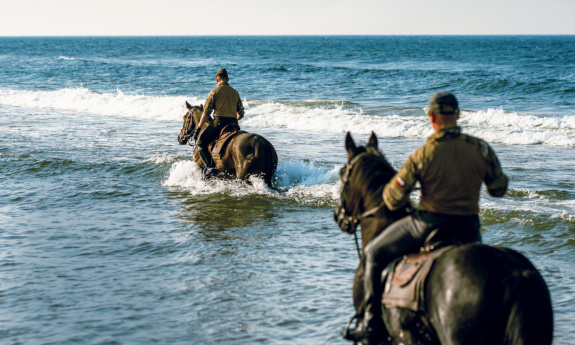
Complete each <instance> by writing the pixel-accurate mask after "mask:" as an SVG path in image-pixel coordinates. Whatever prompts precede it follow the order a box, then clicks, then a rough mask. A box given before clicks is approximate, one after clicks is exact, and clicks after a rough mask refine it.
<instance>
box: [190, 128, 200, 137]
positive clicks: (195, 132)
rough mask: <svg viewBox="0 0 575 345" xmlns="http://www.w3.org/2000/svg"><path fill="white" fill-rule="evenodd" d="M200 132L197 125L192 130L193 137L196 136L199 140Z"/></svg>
mask: <svg viewBox="0 0 575 345" xmlns="http://www.w3.org/2000/svg"><path fill="white" fill-rule="evenodd" d="M198 134H200V128H199V127H196V128H194V130H193V131H192V138H194V140H198Z"/></svg>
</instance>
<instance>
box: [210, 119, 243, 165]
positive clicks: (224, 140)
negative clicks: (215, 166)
mask: <svg viewBox="0 0 575 345" xmlns="http://www.w3.org/2000/svg"><path fill="white" fill-rule="evenodd" d="M229 127H230V125H228V126H226V127H224V129H222V131H221V132H220V136H219V137H218V138H216V140H214V141H213V142H212V143H211V144H210V145H209V146H208V148H209V150H210V153H211V154H212V158H213V159H214V160H220V159H221V154H222V152H224V151H225V147H226V145H227V144H228V143H229V141H230V140H231V139H232V138H233V137H234V136H235V135H236V134H241V133H247V132H246V131H241V130H237V129H236V130H231V129H232V128H233V127H232V128H229ZM226 129H227V130H231V131H226Z"/></svg>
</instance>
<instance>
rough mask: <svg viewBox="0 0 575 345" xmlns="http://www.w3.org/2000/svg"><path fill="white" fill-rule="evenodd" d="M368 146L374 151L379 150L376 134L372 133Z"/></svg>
mask: <svg viewBox="0 0 575 345" xmlns="http://www.w3.org/2000/svg"><path fill="white" fill-rule="evenodd" d="M367 146H371V147H373V148H374V149H377V137H376V136H375V133H373V132H371V136H370V137H369V141H368V143H367Z"/></svg>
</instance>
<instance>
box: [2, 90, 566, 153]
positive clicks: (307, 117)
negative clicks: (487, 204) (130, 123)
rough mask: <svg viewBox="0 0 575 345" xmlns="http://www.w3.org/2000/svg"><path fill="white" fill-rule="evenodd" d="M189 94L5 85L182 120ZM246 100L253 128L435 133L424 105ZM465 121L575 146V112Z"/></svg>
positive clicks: (514, 138)
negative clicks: (365, 106)
mask: <svg viewBox="0 0 575 345" xmlns="http://www.w3.org/2000/svg"><path fill="white" fill-rule="evenodd" d="M186 100H187V101H188V102H190V103H191V104H194V105H198V104H201V103H203V101H204V100H203V99H200V98H198V97H185V96H147V95H128V94H124V93H123V92H122V91H121V90H117V91H116V92H115V93H97V92H93V91H90V90H88V89H86V88H83V87H78V88H68V89H61V90H57V91H21V90H0V105H9V106H15V107H25V108H48V109H57V110H63V111H73V112H84V113H92V114H99V115H104V116H121V117H131V118H141V119H150V120H157V121H178V122H179V121H181V119H182V115H183V114H184V113H185V110H186V109H185V106H184V104H185V101H186ZM244 103H245V104H244V105H245V106H246V117H245V119H244V120H242V122H241V124H242V125H244V126H247V127H251V128H258V127H259V128H266V127H267V128H285V129H286V130H292V131H313V132H331V133H343V132H346V131H350V132H352V133H354V134H364V135H367V134H369V133H370V132H371V131H374V132H375V133H376V134H377V135H378V136H379V137H387V138H394V137H406V138H417V139H425V138H426V137H428V136H429V135H430V134H431V133H432V129H431V127H430V126H429V120H428V119H427V117H426V116H425V115H424V110H422V111H421V113H418V114H414V115H385V116H381V115H370V114H365V113H363V111H362V109H361V108H360V107H358V106H356V107H350V106H349V105H344V104H337V103H334V102H306V103H304V104H288V103H281V102H263V101H245V102H244ZM460 124H461V125H462V126H463V127H464V130H465V132H466V133H469V134H471V135H475V136H478V137H481V138H483V139H485V140H486V141H488V142H490V143H500V144H507V145H539V144H543V145H549V146H560V147H575V115H557V116H552V117H538V116H533V115H528V114H520V113H516V112H506V111H504V110H503V109H501V108H499V109H487V110H481V111H477V112H472V111H463V112H462V114H461V119H460Z"/></svg>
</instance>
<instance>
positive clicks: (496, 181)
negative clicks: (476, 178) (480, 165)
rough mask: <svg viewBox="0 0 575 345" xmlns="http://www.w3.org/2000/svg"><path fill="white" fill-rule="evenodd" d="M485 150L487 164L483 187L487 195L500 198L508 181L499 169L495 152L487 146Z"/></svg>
mask: <svg viewBox="0 0 575 345" xmlns="http://www.w3.org/2000/svg"><path fill="white" fill-rule="evenodd" d="M486 145H487V144H486ZM487 148H488V150H487V157H486V158H487V160H488V164H487V173H486V174H485V179H484V180H485V186H486V187H487V193H489V195H491V196H494V197H498V198H500V197H502V196H503V195H505V192H506V191H507V184H508V182H509V180H508V179H507V176H505V174H504V173H503V170H502V169H501V164H500V163H499V159H498V158H497V155H495V151H493V150H492V149H491V147H490V146H489V145H487Z"/></svg>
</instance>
